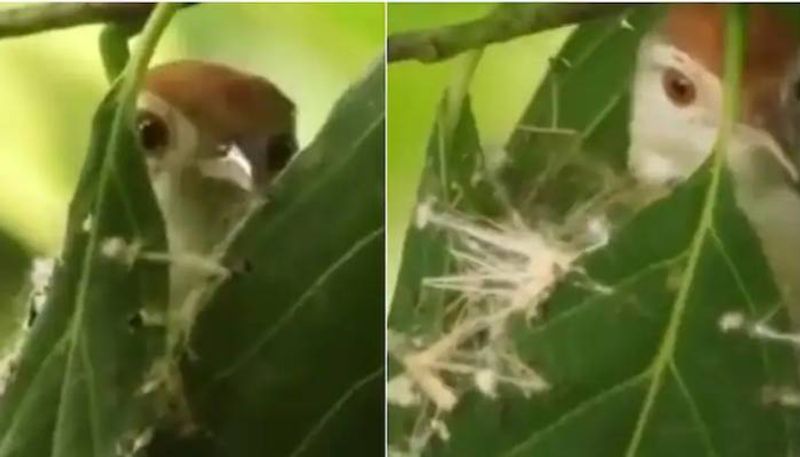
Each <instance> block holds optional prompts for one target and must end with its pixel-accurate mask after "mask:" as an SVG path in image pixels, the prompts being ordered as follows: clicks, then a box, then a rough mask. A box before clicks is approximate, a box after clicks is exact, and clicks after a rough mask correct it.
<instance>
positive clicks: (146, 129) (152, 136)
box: [136, 111, 169, 153]
mask: <svg viewBox="0 0 800 457" xmlns="http://www.w3.org/2000/svg"><path fill="white" fill-rule="evenodd" d="M136 133H137V136H138V137H139V144H140V145H141V147H142V148H143V149H144V150H145V151H147V152H149V153H159V152H162V150H163V149H164V148H165V147H166V146H167V144H169V128H167V124H166V123H165V122H164V120H163V119H161V118H160V117H158V116H156V115H155V114H153V113H150V112H147V111H143V112H141V113H139V115H138V118H137V119H136Z"/></svg>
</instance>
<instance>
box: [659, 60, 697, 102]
mask: <svg viewBox="0 0 800 457" xmlns="http://www.w3.org/2000/svg"><path fill="white" fill-rule="evenodd" d="M661 84H662V85H663V86H664V92H665V93H666V94H667V97H669V99H670V100H671V101H672V103H674V104H675V105H676V106H681V107H683V106H688V105H690V104H691V103H692V102H694V100H695V98H696V97H697V89H696V88H695V85H694V83H693V82H692V81H691V80H690V79H689V78H688V77H687V76H686V75H685V74H683V73H682V72H680V71H679V70H676V69H674V68H667V69H666V71H664V74H663V75H662V76H661Z"/></svg>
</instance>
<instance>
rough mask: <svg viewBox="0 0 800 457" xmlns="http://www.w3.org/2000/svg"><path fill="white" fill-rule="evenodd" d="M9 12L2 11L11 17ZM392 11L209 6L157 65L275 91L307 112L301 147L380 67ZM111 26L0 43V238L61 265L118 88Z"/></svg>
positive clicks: (175, 26)
mask: <svg viewBox="0 0 800 457" xmlns="http://www.w3.org/2000/svg"><path fill="white" fill-rule="evenodd" d="M9 7H12V6H9V5H6V6H3V7H0V9H5V8H9ZM384 23H385V22H384V6H383V5H382V4H272V5H268V4H206V5H198V6H194V7H191V8H188V9H185V10H183V11H181V12H179V13H178V15H177V16H176V18H175V20H174V21H173V22H172V23H171V24H170V26H169V28H168V29H167V33H166V35H165V36H164V38H163V40H162V41H161V42H160V44H159V46H158V50H157V53H156V57H155V58H154V61H153V63H152V64H157V63H159V62H164V61H168V60H172V59H178V58H199V59H205V60H210V61H216V62H222V63H226V64H229V65H231V66H234V67H236V68H239V69H242V70H247V71H250V72H253V73H257V74H260V75H262V76H265V77H267V78H268V79H270V80H272V81H273V82H275V83H276V84H277V85H278V86H279V87H280V88H281V89H282V90H283V91H284V92H286V93H287V94H288V95H289V97H291V98H292V99H293V100H294V101H295V104H296V105H297V107H298V128H299V132H298V133H299V137H300V143H301V145H304V144H307V143H308V142H309V141H310V140H311V138H312V137H313V135H314V134H315V132H316V131H317V130H318V128H319V127H320V125H321V123H322V122H323V121H324V120H325V118H326V115H327V113H328V111H329V110H330V108H331V106H332V104H333V103H334V102H335V100H336V99H337V97H338V96H339V95H340V94H341V93H342V92H343V91H344V90H345V89H346V88H347V87H348V85H349V84H351V83H352V82H354V81H355V80H357V79H358V78H359V77H360V76H361V75H362V74H364V72H365V71H366V69H367V67H368V66H369V64H370V63H371V62H372V61H373V60H375V59H377V58H379V56H380V55H381V53H382V52H383V42H384ZM100 29H101V27H100V26H84V27H79V28H74V29H68V30H63V31H53V32H46V33H40V34H36V35H31V36H27V37H22V38H12V39H3V40H0V69H2V70H0V106H2V113H1V114H0V233H6V234H8V235H10V236H11V237H12V238H13V239H15V240H17V241H18V242H19V243H21V244H22V245H23V246H24V247H25V248H27V250H28V251H29V252H32V253H36V254H54V253H56V252H57V251H58V247H59V243H60V239H61V236H62V232H63V227H64V220H65V216H66V210H67V204H68V201H69V198H70V196H71V194H72V191H73V189H74V186H75V184H76V180H77V177H78V173H79V171H80V167H81V162H82V159H83V156H84V153H85V151H86V147H87V143H88V137H89V127H90V122H91V118H92V114H93V111H94V109H95V106H96V105H97V103H98V102H99V101H100V99H101V97H102V96H103V94H104V92H105V90H106V89H107V87H108V84H107V83H106V81H105V80H104V77H103V69H102V64H101V61H100V56H99V53H98V48H97V38H98V34H99V32H100Z"/></svg>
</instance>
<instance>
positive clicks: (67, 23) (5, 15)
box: [0, 3, 188, 38]
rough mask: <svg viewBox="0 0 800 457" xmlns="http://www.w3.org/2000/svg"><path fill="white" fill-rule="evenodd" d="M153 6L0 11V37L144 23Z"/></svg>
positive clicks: (96, 5)
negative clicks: (91, 25) (97, 25)
mask: <svg viewBox="0 0 800 457" xmlns="http://www.w3.org/2000/svg"><path fill="white" fill-rule="evenodd" d="M154 6H155V5H154V4H153V3H40V4H29V5H25V6H18V7H13V8H3V9H0V38H7V37H14V36H22V35H29V34H32V33H38V32H44V31H47V30H57V29H65V28H69V27H76V26H79V25H88V24H99V23H104V24H108V23H119V24H137V23H138V24H144V21H145V19H147V17H148V16H149V15H150V12H151V11H152V10H153V7H154ZM186 6H188V5H186Z"/></svg>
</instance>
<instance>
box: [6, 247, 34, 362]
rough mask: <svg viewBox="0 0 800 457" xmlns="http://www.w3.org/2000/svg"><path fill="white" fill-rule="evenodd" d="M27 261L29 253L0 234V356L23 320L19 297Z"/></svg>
mask: <svg viewBox="0 0 800 457" xmlns="http://www.w3.org/2000/svg"><path fill="white" fill-rule="evenodd" d="M30 262H31V258H30V254H29V253H28V252H27V251H26V250H25V249H24V248H23V247H22V245H21V244H20V243H19V242H17V241H16V240H14V239H13V238H11V237H10V236H8V235H6V234H5V233H2V232H0V357H2V354H4V353H5V351H6V350H7V347H8V346H7V345H8V344H9V343H11V342H12V341H13V338H15V337H16V336H17V332H18V330H19V328H20V323H21V322H22V321H24V319H25V315H24V312H25V310H24V309H23V306H21V305H22V304H23V303H22V302H23V300H21V295H20V294H21V293H22V292H24V290H23V285H24V280H25V273H26V272H27V270H28V269H29V268H30Z"/></svg>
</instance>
